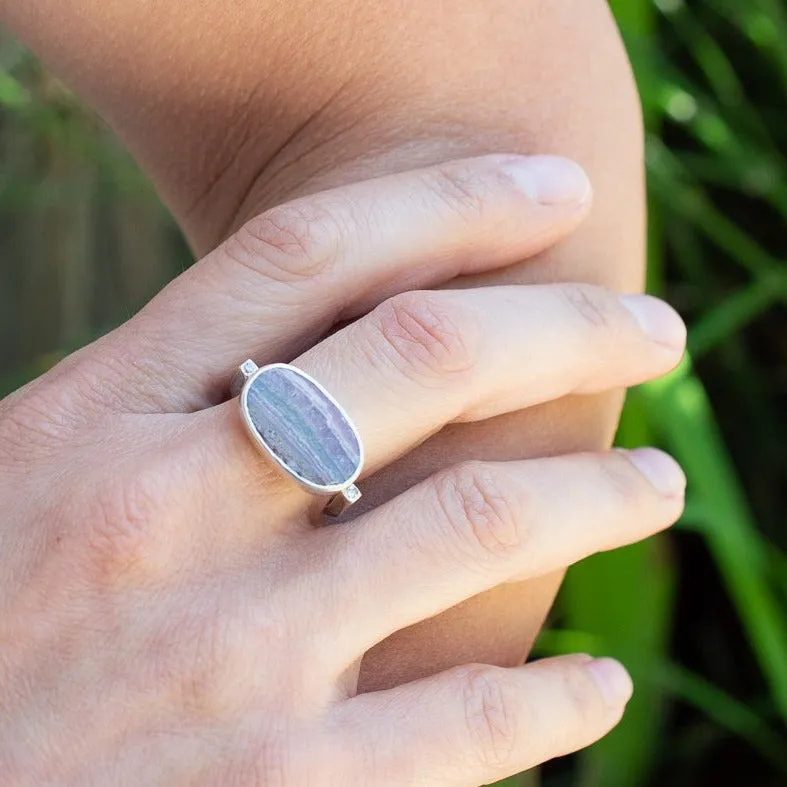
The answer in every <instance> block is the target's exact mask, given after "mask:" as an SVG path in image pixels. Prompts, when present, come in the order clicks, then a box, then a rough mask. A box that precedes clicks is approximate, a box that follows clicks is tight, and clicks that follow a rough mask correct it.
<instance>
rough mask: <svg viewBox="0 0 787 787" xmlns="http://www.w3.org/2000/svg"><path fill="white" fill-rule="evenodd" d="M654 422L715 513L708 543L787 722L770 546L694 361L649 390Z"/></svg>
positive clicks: (786, 631)
mask: <svg viewBox="0 0 787 787" xmlns="http://www.w3.org/2000/svg"><path fill="white" fill-rule="evenodd" d="M642 396H643V398H644V399H645V401H646V402H647V404H648V406H649V409H650V411H651V413H652V417H653V419H654V422H655V423H657V424H658V426H659V428H660V430H661V431H662V433H663V434H664V437H665V439H666V441H667V443H668V444H669V446H670V447H671V448H672V450H673V452H674V453H675V455H676V457H677V458H678V459H679V460H680V462H681V463H682V464H683V466H684V468H685V469H686V471H687V474H688V477H689V483H690V487H691V490H692V494H693V495H694V496H695V497H696V498H698V499H699V500H700V501H701V504H702V506H703V507H704V508H705V510H706V511H707V513H708V516H709V520H708V522H707V523H706V527H705V538H706V540H707V543H708V547H709V549H710V550H711V552H712V554H713V556H714V558H715V560H716V562H717V564H718V566H719V569H720V571H721V573H722V576H723V577H724V581H725V585H726V589H727V592H728V593H729V595H730V597H731V598H732V600H733V602H734V603H735V606H736V608H737V611H738V615H739V616H740V619H741V622H742V624H743V626H744V628H745V630H746V631H747V633H748V636H749V639H750V643H751V647H752V649H753V650H754V654H755V656H756V658H757V661H758V662H759V664H760V667H761V669H762V671H763V674H764V676H765V678H766V681H767V683H768V685H769V687H770V691H771V695H772V697H773V702H774V704H775V707H776V708H777V710H778V712H779V714H780V715H781V716H782V717H783V718H784V719H785V720H787V614H785V612H784V610H783V609H782V608H781V607H780V605H779V604H778V602H777V600H776V598H775V597H774V594H773V592H772V590H771V587H770V585H769V582H768V575H769V571H768V559H767V551H766V547H765V543H764V541H763V539H762V538H761V536H760V535H759V533H758V531H757V528H756V524H755V521H754V517H753V515H752V514H751V512H750V511H749V508H748V505H747V503H746V499H745V496H744V494H743V491H742V489H741V488H740V484H739V482H738V479H737V477H736V474H735V471H734V468H733V465H732V462H731V460H730V458H729V456H728V455H727V452H726V450H725V447H724V444H723V441H722V439H721V436H720V434H719V431H718V427H717V426H716V423H715V419H714V417H713V413H712V411H711V407H710V403H709V401H708V398H707V395H706V393H705V390H704V389H703V387H702V384H701V383H700V381H699V380H698V379H697V378H696V377H695V376H694V375H693V374H692V372H691V364H690V362H689V361H688V360H687V361H686V362H685V363H684V364H683V365H682V366H681V368H680V369H679V370H678V371H677V372H676V373H674V374H673V375H671V376H670V377H669V378H666V379H664V380H660V381H657V382H656V383H651V384H650V385H648V386H645V387H644V388H643V389H642Z"/></svg>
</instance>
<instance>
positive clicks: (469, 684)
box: [459, 666, 521, 772]
mask: <svg viewBox="0 0 787 787" xmlns="http://www.w3.org/2000/svg"><path fill="white" fill-rule="evenodd" d="M459 682H460V687H461V688H460V696H461V698H462V703H463V706H464V716H465V720H466V723H467V729H468V732H469V734H470V739H471V741H472V742H473V747H474V751H473V756H474V757H475V758H476V759H477V760H478V761H479V762H481V763H482V764H483V765H484V766H485V767H486V768H489V769H491V770H492V771H493V772H497V771H505V770H506V769H507V768H508V767H509V766H510V765H511V764H512V761H513V757H514V753H515V752H516V751H517V748H518V743H519V741H518V737H519V735H518V731H519V729H520V720H519V714H518V711H519V708H520V705H521V703H519V702H518V701H517V696H518V692H517V689H516V687H515V686H514V685H512V682H511V680H510V677H509V676H508V675H507V674H506V673H505V671H504V670H502V669H495V668H493V667H482V666H477V667H468V668H465V670H464V672H463V673H460V675H459Z"/></svg>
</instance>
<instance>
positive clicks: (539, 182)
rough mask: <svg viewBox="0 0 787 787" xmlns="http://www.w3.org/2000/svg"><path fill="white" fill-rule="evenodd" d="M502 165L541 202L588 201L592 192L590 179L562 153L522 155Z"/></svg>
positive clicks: (518, 183)
mask: <svg viewBox="0 0 787 787" xmlns="http://www.w3.org/2000/svg"><path fill="white" fill-rule="evenodd" d="M503 168H504V169H505V171H506V172H507V174H508V175H509V177H510V178H511V179H512V180H513V181H514V183H515V184H516V185H517V187H518V188H519V189H520V191H522V192H523V193H525V194H526V195H527V196H528V197H530V199H532V200H533V201H535V202H539V203H541V204H542V205H565V204H569V203H582V202H587V201H588V200H589V199H590V197H591V194H592V188H591V185H590V179H589V178H588V176H587V174H585V170H584V169H582V167H580V166H579V164H577V163H576V162H574V161H571V160H570V159H567V158H562V157H560V156H519V157H517V158H512V159H508V160H506V161H505V162H504V163H503Z"/></svg>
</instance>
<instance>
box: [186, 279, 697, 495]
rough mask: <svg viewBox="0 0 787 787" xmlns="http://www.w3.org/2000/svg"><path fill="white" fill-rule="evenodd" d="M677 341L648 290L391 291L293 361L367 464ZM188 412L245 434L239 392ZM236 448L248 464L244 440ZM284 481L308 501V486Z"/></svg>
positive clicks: (671, 348)
mask: <svg viewBox="0 0 787 787" xmlns="http://www.w3.org/2000/svg"><path fill="white" fill-rule="evenodd" d="M684 342H685V328H684V326H683V323H682V321H681V319H680V318H679V317H678V315H677V314H676V313H675V312H674V311H673V310H672V309H671V308H670V307H669V306H667V305H666V304H665V303H663V302H661V301H659V300H657V299H655V298H651V297H649V296H618V295H615V294H612V293H610V292H608V291H606V290H603V289H601V288H598V287H593V286H590V285H578V284H574V285H541V286H508V287H489V288H481V289H475V290H451V291H438V292H416V293H406V294H403V295H398V296H396V297H394V298H392V299H390V300H389V301H387V302H386V303H384V304H382V305H381V306H379V307H378V308H377V309H375V310H374V311H373V312H372V313H371V314H369V315H367V316H366V317H364V318H362V319H361V320H359V321H358V322H356V323H353V324H352V325H350V326H347V327H346V328H344V329H343V330H342V331H339V332H338V333H336V334H334V335H333V336H331V337H329V338H328V339H326V340H325V341H323V342H321V343H320V344H319V345H317V346H316V347H315V348H313V349H312V350H310V351H309V352H307V353H306V354H305V355H303V356H301V357H300V358H299V359H298V360H297V361H296V365H297V366H299V367H300V368H302V369H303V370H304V371H306V372H308V373H309V374H311V375H312V376H313V377H315V378H316V379H317V380H319V381H320V382H321V383H322V384H323V385H324V386H325V387H326V388H327V390H328V391H329V392H330V393H331V394H333V396H334V397H335V398H336V399H337V400H338V401H339V402H340V403H341V404H342V405H344V407H345V409H346V410H347V412H348V413H349V415H350V416H351V418H352V419H353V420H354V422H355V424H356V426H357V427H358V431H359V433H360V436H361V438H362V441H363V444H364V448H365V453H366V465H365V468H364V474H365V475H368V474H370V473H373V472H375V471H376V470H378V469H380V468H381V467H383V466H384V465H386V464H388V463H390V462H392V461H394V460H395V459H396V458H397V457H399V456H401V455H402V454H403V453H405V452H407V451H408V450H410V449H412V448H413V447H414V446H415V445H417V444H418V443H420V442H422V441H423V440H425V439H427V438H428V437H429V436H430V435H432V434H434V433H435V432H437V431H439V430H440V429H441V428H442V427H443V426H445V425H446V424H448V423H452V422H460V421H476V420H481V419H486V418H490V417H493V416H496V415H499V414H502V413H505V412H510V411H514V410H519V409H522V408H525V407H530V406H533V405H537V404H541V403H543V402H547V401H550V400H553V399H557V398H560V397H562V396H565V395H568V394H577V393H578V394H591V393H596V392H599V391H602V390H608V389H611V388H616V387H624V386H629V385H634V384H637V383H640V382H644V381H645V380H647V379H650V378H653V377H656V376H659V375H661V374H664V373H665V372H667V371H668V370H669V369H670V368H672V367H673V366H674V365H675V364H676V363H677V362H678V360H679V359H680V356H681V353H682V350H683V346H684ZM194 417H195V418H197V419H198V421H199V423H200V430H201V433H202V434H205V435H208V436H209V439H213V437H212V436H215V435H216V433H217V431H218V432H221V433H223V434H225V435H232V438H231V439H232V440H234V441H237V440H243V441H246V437H245V435H243V434H242V432H241V428H240V419H239V418H238V414H237V402H228V403H226V404H224V405H222V406H220V407H217V408H213V409H212V410H208V411H205V412H204V413H200V414H197V415H196V416H194ZM204 419H207V420H209V421H212V422H213V423H211V424H208V425H207V428H206V425H205V423H204ZM282 426H284V424H282ZM241 450H242V455H241V456H240V459H239V462H240V463H241V464H242V465H243V466H244V468H243V472H248V466H249V461H250V455H249V453H248V447H247V446H244V447H243V448H242V449H241ZM262 465H264V462H263V460H261V459H260V460H258V461H257V462H253V468H258V467H260V466H262ZM273 477H275V475H274V476H273ZM263 486H264V485H263ZM288 488H290V489H291V490H292V492H293V495H299V496H300V500H301V505H303V506H304V507H305V506H306V505H307V500H308V498H307V497H306V495H305V493H301V492H299V491H298V490H297V488H296V487H295V486H294V485H290V486H289V487H288Z"/></svg>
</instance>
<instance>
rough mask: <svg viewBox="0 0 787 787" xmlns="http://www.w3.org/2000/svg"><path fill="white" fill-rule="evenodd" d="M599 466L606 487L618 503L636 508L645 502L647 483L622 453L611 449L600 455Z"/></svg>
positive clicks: (629, 507) (647, 489)
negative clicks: (607, 452)
mask: <svg viewBox="0 0 787 787" xmlns="http://www.w3.org/2000/svg"><path fill="white" fill-rule="evenodd" d="M599 468H600V471H601V474H602V477H603V480H604V482H605V484H606V487H607V489H608V490H609V491H610V492H611V494H612V495H613V496H614V498H615V499H616V500H617V502H618V503H619V504H622V505H623V506H624V507H625V508H626V509H629V510H632V509H634V510H636V509H639V508H641V507H642V506H643V505H645V504H646V503H647V499H648V492H649V485H648V484H646V483H644V479H642V477H641V476H640V473H639V471H638V470H636V468H635V467H634V466H633V465H632V463H631V461H630V460H629V459H628V458H626V456H625V455H624V454H622V453H621V452H619V451H613V452H611V453H610V454H608V455H606V456H603V457H600V460H599Z"/></svg>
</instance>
